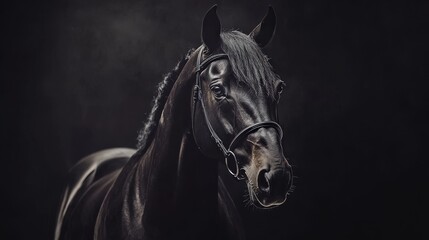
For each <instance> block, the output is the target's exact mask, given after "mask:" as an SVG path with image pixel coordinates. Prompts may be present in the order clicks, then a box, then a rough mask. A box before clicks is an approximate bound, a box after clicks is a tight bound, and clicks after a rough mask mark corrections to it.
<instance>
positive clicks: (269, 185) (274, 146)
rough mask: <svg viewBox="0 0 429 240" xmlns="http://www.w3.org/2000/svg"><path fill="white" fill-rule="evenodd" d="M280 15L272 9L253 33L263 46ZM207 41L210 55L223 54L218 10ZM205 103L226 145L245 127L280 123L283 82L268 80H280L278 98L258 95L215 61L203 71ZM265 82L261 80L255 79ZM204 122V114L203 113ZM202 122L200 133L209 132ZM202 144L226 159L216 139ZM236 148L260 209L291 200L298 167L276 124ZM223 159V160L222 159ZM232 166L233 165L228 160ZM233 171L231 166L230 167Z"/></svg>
mask: <svg viewBox="0 0 429 240" xmlns="http://www.w3.org/2000/svg"><path fill="white" fill-rule="evenodd" d="M275 22H276V18H275V14H274V11H273V9H272V8H271V7H270V8H269V10H268V13H267V14H266V16H265V17H264V19H263V21H262V22H261V23H260V24H259V25H258V26H257V27H256V28H255V29H254V30H253V31H252V33H250V34H249V36H250V37H251V38H253V40H254V41H255V42H256V43H257V44H258V46H259V47H264V46H265V45H266V44H267V43H268V42H269V41H270V40H271V38H272V35H273V33H274V30H275ZM202 39H203V42H204V45H205V47H206V49H207V50H208V51H206V57H207V56H209V55H210V54H211V53H213V52H214V53H216V52H220V51H221V50H220V44H221V43H222V39H221V37H220V22H219V19H218V17H217V15H216V7H214V8H212V9H210V10H209V11H208V12H207V14H206V16H205V18H204V21H203V28H202ZM201 79H202V86H201V88H202V89H201V90H202V92H203V93H204V95H203V99H204V102H205V105H206V108H207V109H208V112H207V117H208V118H209V121H210V122H211V124H212V125H213V128H214V129H217V130H218V131H217V134H218V135H219V137H220V139H222V141H223V142H225V143H229V142H231V141H232V140H233V138H234V136H236V135H237V134H238V133H239V132H240V131H241V130H242V129H245V128H246V127H248V126H252V125H255V124H257V123H259V122H266V121H274V122H275V121H277V119H276V118H277V116H276V115H277V114H276V108H277V102H278V97H279V96H280V93H281V90H282V89H283V88H282V85H283V82H282V81H280V80H277V79H263V81H271V82H274V84H272V88H273V89H271V92H274V93H275V95H276V96H277V97H276V98H275V99H272V98H270V97H269V96H268V95H267V94H258V93H256V92H255V91H254V90H253V89H252V88H251V87H249V86H247V85H246V84H243V82H240V81H238V80H237V78H236V76H235V74H234V72H233V69H232V66H231V62H230V61H228V59H220V60H216V61H213V62H211V63H210V64H209V65H208V66H207V68H206V69H205V70H204V71H202V72H201ZM254 80H255V81H257V82H259V79H254ZM197 115H198V116H197V118H198V120H199V122H202V116H201V113H200V114H197ZM203 125H204V124H198V125H197V126H196V128H198V129H197V130H198V132H200V131H204V129H207V126H203ZM196 140H197V142H198V145H199V146H202V148H203V150H204V151H207V152H209V154H210V155H211V156H216V157H221V156H220V155H219V151H218V149H217V148H216V147H215V146H213V145H215V144H213V141H212V139H210V138H207V139H196ZM235 145H236V147H235V148H234V149H233V153H234V155H235V158H236V162H237V163H238V168H239V171H240V174H239V175H240V176H241V177H242V178H244V179H246V182H247V186H248V191H249V198H250V201H251V203H253V204H254V205H255V206H257V207H260V208H271V207H275V206H278V205H281V204H282V203H284V202H285V201H286V197H287V194H288V191H289V190H290V188H291V185H292V178H293V176H292V168H291V166H290V165H289V163H288V162H287V160H286V158H285V156H284V154H283V148H282V145H281V129H280V131H279V129H276V128H274V127H272V126H266V127H260V128H257V129H256V130H254V131H251V132H249V133H248V134H247V135H246V136H245V137H243V138H242V139H240V140H239V141H238V142H237V143H236V144H235ZM221 158H222V157H221ZM227 165H228V162H227ZM227 167H228V168H229V166H227Z"/></svg>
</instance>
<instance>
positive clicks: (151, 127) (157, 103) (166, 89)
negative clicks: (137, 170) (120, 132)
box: [137, 49, 194, 150]
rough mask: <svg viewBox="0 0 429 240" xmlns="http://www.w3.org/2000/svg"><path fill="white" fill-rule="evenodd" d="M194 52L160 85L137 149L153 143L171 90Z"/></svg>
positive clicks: (140, 132)
mask: <svg viewBox="0 0 429 240" xmlns="http://www.w3.org/2000/svg"><path fill="white" fill-rule="evenodd" d="M193 52H194V49H190V50H189V51H188V52H187V53H186V55H185V57H184V58H182V60H180V61H179V62H178V63H177V64H176V66H175V67H174V68H173V70H171V71H170V72H169V73H167V74H165V75H164V78H163V80H162V81H161V82H160V83H159V84H158V88H157V94H156V96H155V97H154V98H153V101H152V109H151V111H150V114H149V116H148V117H147V119H146V121H145V122H144V125H143V128H142V129H140V131H139V134H138V136H137V141H138V143H137V148H138V149H139V150H140V149H144V148H146V147H147V146H146V145H147V144H148V143H150V142H151V140H152V138H153V135H154V132H155V130H156V127H157V125H158V121H159V118H160V117H161V113H162V110H163V108H164V105H165V102H166V101H167V99H168V95H169V94H170V91H171V89H172V88H173V85H174V83H175V82H176V80H177V78H178V77H179V74H180V72H181V71H182V69H183V67H184V66H185V64H186V63H187V62H188V60H189V58H190V56H191V54H192V53H193Z"/></svg>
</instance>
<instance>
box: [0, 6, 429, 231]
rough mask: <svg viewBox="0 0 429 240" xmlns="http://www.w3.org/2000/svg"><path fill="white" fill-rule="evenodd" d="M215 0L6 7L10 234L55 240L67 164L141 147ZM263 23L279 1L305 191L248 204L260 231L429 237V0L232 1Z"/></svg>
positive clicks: (226, 18)
mask: <svg viewBox="0 0 429 240" xmlns="http://www.w3.org/2000/svg"><path fill="white" fill-rule="evenodd" d="M213 3H215V1H160V0H157V1H131V0H127V1H83V0H82V1H29V2H25V1H17V2H16V3H14V4H12V3H7V4H6V3H2V7H1V11H2V13H1V18H2V20H1V22H2V29H1V32H2V34H1V37H0V39H1V40H0V41H1V48H2V54H1V59H2V61H1V136H2V144H1V146H2V159H3V161H2V165H3V166H2V173H1V178H2V179H1V183H2V186H1V192H2V194H1V201H2V204H1V208H2V209H1V217H2V222H1V224H0V225H1V229H2V235H3V236H4V237H2V239H52V237H53V232H54V224H55V215H56V211H57V207H58V205H59V197H60V193H61V190H62V187H63V185H62V184H63V181H64V177H65V174H66V172H67V170H68V169H69V168H70V167H71V166H72V165H73V163H75V162H76V161H77V160H78V159H79V158H81V157H83V156H85V155H86V154H89V153H92V152H94V151H97V150H100V149H103V148H109V147H118V146H126V147H134V146H135V143H136V140H135V139H136V136H137V131H138V129H139V128H140V127H141V126H142V121H143V120H144V119H145V116H146V114H147V112H148V110H149V107H150V102H151V99H152V97H153V93H154V91H155V87H156V84H157V83H158V82H159V81H160V80H161V78H162V75H163V74H165V73H167V72H168V71H170V70H171V69H172V68H173V67H174V65H175V64H176V62H177V61H178V60H179V59H180V58H181V57H183V55H184V54H185V53H186V52H187V50H188V49H190V48H191V47H196V46H198V45H199V44H200V37H199V36H200V32H199V31H200V23H201V20H202V17H203V15H204V13H205V12H206V10H207V9H208V8H209V7H210V6H211V5H212V4H213ZM218 3H220V8H219V10H218V14H219V16H220V18H221V22H222V23H223V27H224V28H225V29H239V30H242V31H243V32H249V31H250V30H251V29H253V27H254V26H255V25H256V24H257V23H258V22H259V20H260V19H261V18H262V17H263V15H264V14H265V11H266V7H267V5H268V3H271V4H272V5H273V6H274V8H275V10H276V12H277V15H278V26H277V32H276V36H275V38H274V40H273V41H272V43H271V45H270V46H268V47H267V48H266V49H265V52H266V53H267V55H268V56H269V57H270V58H271V59H272V64H273V66H274V68H275V71H276V72H277V73H278V74H279V75H280V76H281V77H282V78H283V79H284V80H285V81H286V83H287V89H286V92H285V94H284V95H283V98H282V100H281V104H280V108H279V109H280V117H281V123H282V125H283V126H284V128H285V131H286V132H285V133H286V137H285V141H284V147H285V153H286V155H287V157H288V158H289V159H290V162H291V163H292V164H293V165H294V170H295V174H296V175H297V176H298V178H297V179H296V181H295V185H296V190H295V192H294V193H293V194H292V195H291V196H290V198H289V200H288V202H287V203H286V204H285V205H284V206H282V207H281V208H277V209H275V210H268V211H261V210H256V209H253V208H250V207H241V206H242V204H241V202H242V201H243V197H242V194H243V193H244V186H243V185H241V184H237V183H234V182H233V181H231V184H232V185H231V187H232V189H234V190H235V191H234V192H235V193H234V197H235V198H236V201H237V203H238V204H239V205H240V212H241V214H242V215H243V219H244V223H245V226H246V228H247V232H248V236H249V238H250V239H407V238H411V237H413V239H429V234H428V231H427V227H428V225H429V221H428V213H429V211H428V206H427V205H428V203H429V197H428V194H427V193H428V190H429V188H428V185H427V183H428V179H427V178H428V176H429V175H428V170H427V168H426V167H425V162H426V161H428V160H429V159H428V156H427V154H426V151H427V150H426V149H427V148H428V144H427V137H428V128H427V125H428V118H427V117H426V114H425V113H427V110H428V101H427V100H428V99H427V97H426V95H427V92H428V90H427V88H426V87H427V85H428V84H426V81H427V80H428V71H427V53H428V52H427V50H426V45H427V40H428V27H427V23H428V22H427V17H426V15H427V14H428V13H429V5H428V3H427V2H426V3H424V2H421V3H416V2H410V1H403V2H399V1H356V2H355V3H352V2H345V1H341V2H336V3H328V2H326V1H274V0H273V1H233V2H232V1H230V2H226V1H218Z"/></svg>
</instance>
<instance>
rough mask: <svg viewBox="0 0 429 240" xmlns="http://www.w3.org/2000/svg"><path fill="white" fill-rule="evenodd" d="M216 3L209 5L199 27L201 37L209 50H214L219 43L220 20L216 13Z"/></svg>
mask: <svg viewBox="0 0 429 240" xmlns="http://www.w3.org/2000/svg"><path fill="white" fill-rule="evenodd" d="M216 9H217V5H214V6H213V7H211V8H210V9H209V10H208V11H207V13H206V15H205V16H204V20H203V26H202V28H201V39H202V40H203V43H204V45H205V46H206V47H207V48H208V49H209V51H214V50H216V49H217V48H218V47H219V45H220V41H221V40H220V29H221V26H220V21H219V17H218V16H217V14H216Z"/></svg>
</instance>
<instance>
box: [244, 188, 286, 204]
mask: <svg viewBox="0 0 429 240" xmlns="http://www.w3.org/2000/svg"><path fill="white" fill-rule="evenodd" d="M247 187H248V190H249V202H250V203H251V205H253V206H254V207H256V208H258V209H273V208H277V207H279V206H280V205H282V204H284V203H285V202H286V199H287V194H286V195H285V197H284V199H283V200H282V201H275V202H268V200H267V199H268V198H267V197H264V196H262V194H260V193H259V194H258V190H254V188H253V186H252V184H251V183H250V182H247Z"/></svg>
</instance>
